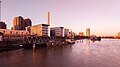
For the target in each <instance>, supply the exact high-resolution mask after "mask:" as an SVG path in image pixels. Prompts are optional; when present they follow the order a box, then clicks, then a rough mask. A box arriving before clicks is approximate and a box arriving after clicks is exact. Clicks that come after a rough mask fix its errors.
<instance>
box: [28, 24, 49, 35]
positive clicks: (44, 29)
mask: <svg viewBox="0 0 120 67" xmlns="http://www.w3.org/2000/svg"><path fill="white" fill-rule="evenodd" d="M48 26H49V25H48V24H38V25H34V26H30V27H28V28H27V30H28V31H29V32H30V35H37V36H48Z"/></svg>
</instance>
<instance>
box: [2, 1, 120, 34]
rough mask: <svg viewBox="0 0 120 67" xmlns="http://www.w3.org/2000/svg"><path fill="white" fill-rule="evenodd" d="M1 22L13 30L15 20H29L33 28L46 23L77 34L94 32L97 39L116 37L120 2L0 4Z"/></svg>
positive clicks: (3, 2)
mask: <svg viewBox="0 0 120 67" xmlns="http://www.w3.org/2000/svg"><path fill="white" fill-rule="evenodd" d="M1 1H2V5H1V7H2V8H1V10H2V15H1V16H2V17H1V18H2V21H5V22H6V24H7V28H9V29H10V28H11V26H12V23H13V18H14V17H15V16H23V18H30V19H31V20H32V24H33V25H35V24H40V23H46V22H47V12H48V11H50V12H51V26H52V27H56V26H64V27H66V28H69V29H72V30H73V31H74V32H76V33H78V32H84V33H85V30H86V28H90V29H91V34H95V35H117V33H118V32H120V0H1Z"/></svg>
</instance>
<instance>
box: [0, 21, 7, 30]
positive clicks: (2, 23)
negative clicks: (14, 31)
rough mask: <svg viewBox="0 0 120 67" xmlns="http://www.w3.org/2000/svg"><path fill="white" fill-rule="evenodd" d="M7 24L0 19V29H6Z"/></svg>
mask: <svg viewBox="0 0 120 67" xmlns="http://www.w3.org/2000/svg"><path fill="white" fill-rule="evenodd" d="M6 27H7V25H6V24H5V22H3V21H0V29H6Z"/></svg>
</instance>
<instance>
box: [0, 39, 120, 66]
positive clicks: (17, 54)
mask: <svg viewBox="0 0 120 67" xmlns="http://www.w3.org/2000/svg"><path fill="white" fill-rule="evenodd" d="M0 67H120V40H119V39H102V41H100V42H99V41H96V42H92V41H89V40H83V42H80V41H79V43H78V42H76V44H74V45H66V46H57V47H47V48H37V49H27V50H26V49H20V50H14V51H9V52H1V53H0Z"/></svg>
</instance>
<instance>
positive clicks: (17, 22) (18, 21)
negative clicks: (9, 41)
mask: <svg viewBox="0 0 120 67" xmlns="http://www.w3.org/2000/svg"><path fill="white" fill-rule="evenodd" d="M31 25H32V22H31V20H30V19H29V18H27V19H24V18H23V17H21V16H18V17H15V18H14V19H13V28H12V29H13V30H25V27H27V26H31Z"/></svg>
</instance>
